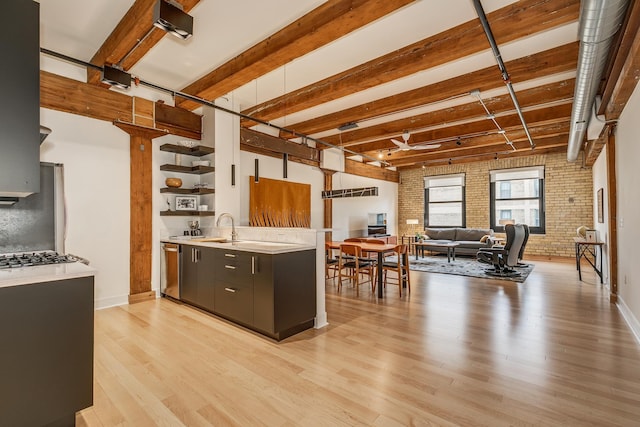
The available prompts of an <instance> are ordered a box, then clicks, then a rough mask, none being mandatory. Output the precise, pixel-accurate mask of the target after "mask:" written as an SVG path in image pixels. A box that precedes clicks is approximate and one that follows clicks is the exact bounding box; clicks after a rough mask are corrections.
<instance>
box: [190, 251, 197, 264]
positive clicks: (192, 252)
mask: <svg viewBox="0 0 640 427" xmlns="http://www.w3.org/2000/svg"><path fill="white" fill-rule="evenodd" d="M191 262H192V263H195V262H196V249H195V248H191Z"/></svg>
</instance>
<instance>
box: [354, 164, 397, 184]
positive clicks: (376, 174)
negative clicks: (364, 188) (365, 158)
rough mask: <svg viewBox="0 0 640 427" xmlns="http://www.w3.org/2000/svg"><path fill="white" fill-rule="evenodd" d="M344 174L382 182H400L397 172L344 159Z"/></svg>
mask: <svg viewBox="0 0 640 427" xmlns="http://www.w3.org/2000/svg"><path fill="white" fill-rule="evenodd" d="M344 173H348V174H351V175H358V176H364V177H366V178H373V179H379V180H382V181H389V182H400V174H399V173H398V171H393V170H389V169H385V168H381V167H378V166H373V165H368V164H366V163H362V162H357V161H355V160H351V159H345V161H344Z"/></svg>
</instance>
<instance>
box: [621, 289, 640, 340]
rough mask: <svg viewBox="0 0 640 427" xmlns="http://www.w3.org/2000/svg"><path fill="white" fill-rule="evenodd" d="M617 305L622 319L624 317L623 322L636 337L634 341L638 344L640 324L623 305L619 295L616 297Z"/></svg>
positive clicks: (625, 305)
mask: <svg viewBox="0 0 640 427" xmlns="http://www.w3.org/2000/svg"><path fill="white" fill-rule="evenodd" d="M617 305H618V310H620V313H621V314H622V317H624V320H625V321H626V322H627V324H628V325H629V328H631V332H632V333H633V335H634V336H635V337H636V341H638V344H640V322H639V321H638V319H637V318H636V316H634V315H633V312H632V311H631V310H630V309H629V307H628V306H627V304H625V302H624V300H623V299H622V298H621V297H620V295H618V303H617Z"/></svg>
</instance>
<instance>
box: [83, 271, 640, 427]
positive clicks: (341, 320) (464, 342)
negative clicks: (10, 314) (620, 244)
mask: <svg viewBox="0 0 640 427" xmlns="http://www.w3.org/2000/svg"><path fill="white" fill-rule="evenodd" d="M534 263H535V264H536V266H535V268H534V270H533V272H532V273H531V275H530V276H529V278H528V279H527V280H526V282H525V283H514V282H506V281H496V280H484V279H473V278H465V277H459V276H448V275H438V274H428V273H417V272H412V276H411V277H412V285H413V286H412V292H411V295H410V296H406V295H403V297H402V298H398V294H397V288H395V287H390V288H388V289H387V290H386V298H385V299H383V300H381V301H378V300H377V299H376V298H374V297H372V296H371V295H370V290H369V289H368V288H366V287H365V286H363V287H362V289H361V292H360V296H359V297H356V296H355V292H353V289H352V288H351V287H350V286H345V287H343V289H342V292H341V295H336V292H335V288H334V286H333V285H332V284H331V283H330V282H328V284H327V311H328V316H329V322H330V325H329V326H328V327H326V328H323V329H320V330H309V331H305V332H303V333H301V334H298V335H296V336H293V337H291V338H289V339H287V340H284V341H282V342H280V343H276V342H274V341H271V340H268V339H266V338H263V337H261V336H258V335H255V334H253V333H251V332H248V331H246V330H243V329H240V328H238V327H236V326H233V325H230V324H227V323H225V322H224V321H221V320H219V319H217V318H215V317H212V316H209V315H207V314H204V313H202V312H199V311H197V310H194V309H191V308H189V307H187V306H182V305H179V304H176V303H173V302H171V301H167V300H164V299H160V300H157V301H149V302H144V303H139V304H135V305H130V306H123V307H116V308H110V309H106V310H101V311H98V312H96V322H95V323H96V334H95V336H96V338H95V393H94V402H95V404H94V406H93V407H92V408H89V409H87V410H85V411H83V412H82V413H80V414H79V415H78V417H77V425H78V426H118V425H127V426H136V427H137V426H155V425H163V426H182V425H186V426H210V425H214V426H261V425H266V426H354V425H363V426H424V425H473V426H475V425H487V426H500V425H550V426H558V425H570V426H589V425H594V426H606V425H625V426H632V425H635V426H637V425H640V345H639V344H638V343H637V341H635V339H634V337H633V335H632V333H631V332H630V330H629V328H628V327H627V325H626V323H625V322H624V320H623V318H622V316H621V315H620V313H619V312H618V310H617V308H616V307H615V306H614V305H611V304H610V303H609V302H608V295H607V292H606V291H605V290H604V289H603V288H602V287H601V285H600V284H599V282H598V281H597V280H596V277H595V275H594V274H593V273H592V272H589V273H586V274H584V275H583V279H584V280H585V281H584V282H579V281H578V279H577V276H578V275H577V272H576V271H575V264H574V263H573V262H572V261H571V260H568V261H566V262H548V261H542V260H536V261H534ZM584 271H587V268H585V269H584Z"/></svg>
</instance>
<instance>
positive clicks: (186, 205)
mask: <svg viewBox="0 0 640 427" xmlns="http://www.w3.org/2000/svg"><path fill="white" fill-rule="evenodd" d="M197 206H198V204H197V198H196V197H195V196H176V210H177V211H195V210H196V207H197Z"/></svg>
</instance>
